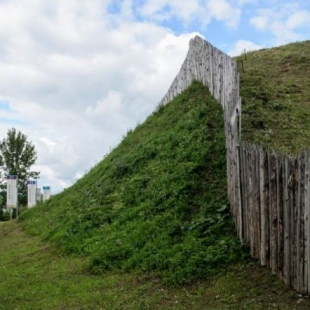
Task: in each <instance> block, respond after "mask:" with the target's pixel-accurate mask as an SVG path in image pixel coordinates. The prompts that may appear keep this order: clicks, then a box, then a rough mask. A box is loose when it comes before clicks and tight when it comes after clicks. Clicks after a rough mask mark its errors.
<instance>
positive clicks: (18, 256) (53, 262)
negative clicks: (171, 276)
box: [0, 221, 310, 310]
mask: <svg viewBox="0 0 310 310" xmlns="http://www.w3.org/2000/svg"><path fill="white" fill-rule="evenodd" d="M0 244H1V252H0V253H1V260H0V309H44V310H45V309H309V307H310V300H309V298H304V297H300V296H299V295H298V294H296V293H295V292H294V291H292V290H290V289H289V288H287V287H286V286H285V285H283V284H282V283H281V282H280V281H278V280H277V278H276V277H274V276H271V275H270V272H269V271H268V270H265V269H264V268H261V267H259V266H257V265H256V264H253V263H252V264H249V265H247V266H235V267H234V268H233V269H232V270H230V271H223V272H222V274H220V275H218V276H217V277H213V278H212V279H209V280H208V281H207V280H204V281H199V282H196V283H194V284H192V285H186V286H184V285H183V286H178V287H167V286H165V285H164V284H163V283H162V282H161V280H159V279H158V278H156V277H154V276H152V275H149V274H136V273H128V274H121V273H119V274H117V273H104V274H102V275H101V276H98V275H96V276H94V275H92V274H90V273H89V272H88V271H87V263H88V262H87V260H86V259H85V258H76V257H71V256H63V255H60V254H59V253H57V250H55V249H52V248H50V247H49V246H48V245H47V244H45V243H42V242H41V241H40V240H39V239H38V238H37V237H32V236H28V235H26V234H25V233H24V232H23V231H22V229H21V227H20V226H19V224H18V223H17V222H16V221H13V222H6V223H0Z"/></svg>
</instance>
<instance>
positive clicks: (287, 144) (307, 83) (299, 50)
mask: <svg viewBox="0 0 310 310" xmlns="http://www.w3.org/2000/svg"><path fill="white" fill-rule="evenodd" d="M236 60H237V62H238V69H239V72H240V95H241V98H242V137H243V139H244V140H246V141H249V142H254V143H256V144H261V145H263V146H267V147H269V148H273V149H275V150H277V151H280V152H281V153H297V152H299V151H301V150H304V149H307V148H309V147H310V122H309V119H310V41H304V42H298V43H292V44H288V45H284V46H280V47H276V48H271V49H264V50H260V51H255V52H250V53H247V54H245V55H242V56H239V57H237V58H236Z"/></svg>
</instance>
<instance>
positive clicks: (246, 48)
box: [228, 40, 263, 57]
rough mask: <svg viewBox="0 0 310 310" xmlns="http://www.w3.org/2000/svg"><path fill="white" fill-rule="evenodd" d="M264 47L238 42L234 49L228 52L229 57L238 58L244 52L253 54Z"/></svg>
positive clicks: (244, 41) (248, 42)
mask: <svg viewBox="0 0 310 310" xmlns="http://www.w3.org/2000/svg"><path fill="white" fill-rule="evenodd" d="M262 48H263V46H261V45H258V44H255V43H253V42H251V41H247V40H238V41H237V42H236V43H235V45H234V47H233V48H232V49H231V50H230V51H229V52H228V55H230V56H232V57H233V56H238V55H241V54H242V53H244V52H252V51H255V50H258V49H262Z"/></svg>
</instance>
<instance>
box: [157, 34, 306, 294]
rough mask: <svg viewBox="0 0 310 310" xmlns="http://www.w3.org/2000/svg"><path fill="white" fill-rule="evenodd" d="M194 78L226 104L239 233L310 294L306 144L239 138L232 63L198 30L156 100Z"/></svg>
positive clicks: (258, 254) (177, 91) (266, 261)
mask: <svg viewBox="0 0 310 310" xmlns="http://www.w3.org/2000/svg"><path fill="white" fill-rule="evenodd" d="M194 80H198V81H201V82H202V83H203V84H204V85H206V86H208V88H209V90H210V92H211V94H212V95H213V96H214V98H215V99H217V100H218V101H219V102H220V104H221V105H222V107H223V109H224V123H225V134H226V152H227V183H228V197H229V202H230V206H231V211H232V214H233V216H234V220H235V224H236V229H237V234H238V236H239V238H240V239H241V240H242V241H244V242H246V243H248V244H249V247H250V251H251V256H252V257H254V258H257V259H259V260H260V262H261V264H262V265H264V266H267V267H269V268H270V269H271V270H272V273H273V274H276V275H278V276H279V277H280V278H281V279H282V280H283V281H284V282H285V283H286V284H288V285H291V286H292V287H293V288H295V289H296V290H297V291H298V292H300V293H303V294H310V220H309V215H310V188H309V185H310V150H308V151H305V152H303V153H300V154H299V155H298V156H296V157H294V158H291V157H289V156H285V155H277V154H275V153H274V152H270V151H268V150H263V149H262V148H261V147H258V146H255V145H249V144H246V143H244V142H242V141H239V137H238V135H239V125H240V123H241V120H239V119H240V118H239V116H240V115H241V103H240V98H239V77H238V73H237V68H236V63H235V61H234V60H232V59H231V58H230V57H229V56H228V55H226V54H224V53H223V52H221V51H220V50H218V49H216V48H215V47H213V46H212V45H211V44H209V43H208V42H206V41H205V40H203V39H202V38H200V37H198V36H197V37H195V38H194V39H192V40H191V41H190V47H189V51H188V53H187V56H186V59H185V61H184V63H183V65H182V67H181V69H180V72H179V73H178V75H177V76H176V78H175V79H174V81H173V83H172V85H171V86H170V88H169V90H168V92H167V94H166V95H165V96H164V98H163V99H162V101H161V102H160V105H164V104H167V103H168V102H170V101H171V100H172V99H173V98H174V97H175V96H176V95H178V94H180V93H181V92H182V91H184V90H185V89H186V88H187V87H188V86H189V85H190V84H191V83H192V82H193V81H194Z"/></svg>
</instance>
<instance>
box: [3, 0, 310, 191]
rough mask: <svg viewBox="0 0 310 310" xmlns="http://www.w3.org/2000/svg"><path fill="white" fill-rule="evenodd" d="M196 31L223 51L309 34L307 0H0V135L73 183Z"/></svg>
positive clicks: (148, 102) (150, 96)
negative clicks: (17, 141)
mask: <svg viewBox="0 0 310 310" xmlns="http://www.w3.org/2000/svg"><path fill="white" fill-rule="evenodd" d="M195 35H200V36H202V37H204V38H205V39H206V40H208V41H209V42H210V43H211V44H213V45H215V46H216V47H218V48H220V49H221V50H223V51H224V52H226V53H229V54H230V55H237V54H238V53H241V52H242V51H243V50H244V49H246V50H254V49H259V48H266V47H272V46H278V45H282V44H286V43H290V42H295V41H302V40H309V39H310V1H308V0H307V1H301V0H296V1H285V0H281V1H280V0H270V1H259V0H137V1H134V0H122V1H121V0H119V1H115V0H114V1H112V0H66V1H63V0H53V1H52V0H44V1H42V0H0V138H1V139H2V138H4V137H5V136H6V133H7V131H8V129H9V128H11V127H15V128H17V129H18V130H20V131H22V132H23V133H25V134H26V135H27V136H28V139H29V140H30V141H32V142H33V144H34V145H35V147H36V149H37V151H38V161H37V164H36V167H34V168H35V169H37V170H39V171H41V179H40V180H39V185H40V186H41V187H42V186H46V185H50V186H51V187H52V191H53V192H58V191H61V190H62V189H63V188H64V187H68V186H70V185H71V184H73V183H74V182H75V181H76V180H77V179H78V178H80V177H81V176H82V175H83V174H85V172H87V171H88V170H89V169H90V168H91V167H92V166H93V165H95V164H96V163H97V162H98V161H100V160H101V159H102V158H103V157H104V155H105V154H107V153H108V152H109V151H110V149H111V148H113V147H115V146H116V145H117V144H118V143H119V141H120V140H121V139H122V137H123V135H124V134H125V133H126V131H127V130H128V129H130V128H134V127H135V126H136V125H137V124H138V123H139V122H142V121H143V120H144V119H145V118H146V117H147V116H148V115H149V114H150V113H151V112H152V111H153V110H154V109H155V107H156V105H157V104H158V102H159V101H160V100H161V98H162V97H163V96H164V95H165V92H166V91H167V89H168V88H169V86H170V84H171V82H172V80H173V79H174V77H175V75H176V74H177V72H178V70H179V68H180V67H181V65H182V62H183V60H184V58H185V55H186V52H187V49H188V43H189V40H190V39H191V38H192V37H194V36H195Z"/></svg>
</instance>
